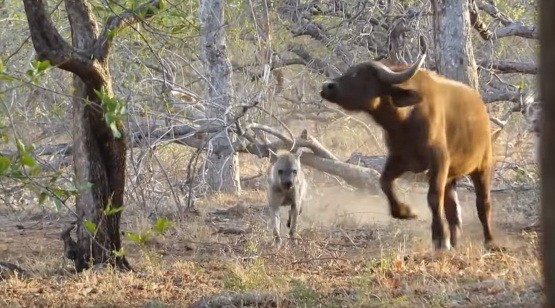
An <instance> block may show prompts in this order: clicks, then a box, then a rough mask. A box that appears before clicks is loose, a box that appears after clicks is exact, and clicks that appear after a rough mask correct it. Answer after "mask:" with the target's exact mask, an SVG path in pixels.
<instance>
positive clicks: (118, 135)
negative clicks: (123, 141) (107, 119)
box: [110, 122, 121, 139]
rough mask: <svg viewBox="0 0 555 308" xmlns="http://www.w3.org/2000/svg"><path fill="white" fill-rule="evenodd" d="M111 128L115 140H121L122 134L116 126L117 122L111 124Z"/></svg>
mask: <svg viewBox="0 0 555 308" xmlns="http://www.w3.org/2000/svg"><path fill="white" fill-rule="evenodd" d="M110 128H111V129H112V134H114V138H116V139H119V138H121V133H120V132H119V130H118V127H117V126H116V122H112V123H110Z"/></svg>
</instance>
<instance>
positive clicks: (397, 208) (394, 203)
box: [380, 156, 417, 219]
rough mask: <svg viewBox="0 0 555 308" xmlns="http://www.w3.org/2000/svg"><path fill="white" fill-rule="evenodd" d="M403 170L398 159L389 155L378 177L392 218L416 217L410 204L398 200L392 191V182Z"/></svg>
mask: <svg viewBox="0 0 555 308" xmlns="http://www.w3.org/2000/svg"><path fill="white" fill-rule="evenodd" d="M405 171H406V170H405V169H404V167H403V163H402V161H401V160H400V159H398V158H396V157H392V156H389V157H388V158H387V161H386V162H385V167H384V170H383V173H382V176H381V178H380V186H381V188H382V191H383V193H384V194H385V196H386V197H387V200H388V202H389V209H390V211H391V216H392V217H393V218H397V219H414V218H416V217H417V216H416V214H414V213H413V212H412V209H411V208H410V206H408V205H406V204H404V203H402V202H400V201H399V200H398V199H397V196H395V192H394V191H393V182H394V181H395V179H396V178H398V177H399V176H401V174H403V173H404V172H405Z"/></svg>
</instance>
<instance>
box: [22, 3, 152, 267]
mask: <svg viewBox="0 0 555 308" xmlns="http://www.w3.org/2000/svg"><path fill="white" fill-rule="evenodd" d="M23 3H24V6H25V13H26V15H27V20H28V23H29V30H30V32H31V38H32V42H33V46H34V48H35V51H36V56H37V58H38V60H41V61H49V62H50V63H51V65H53V66H55V67H57V68H59V69H62V70H65V71H68V72H71V73H73V74H74V79H73V91H74V93H73V95H74V98H73V123H74V124H73V163H74V169H75V170H74V171H75V182H76V186H78V187H82V188H83V189H82V191H81V193H80V194H79V195H78V196H77V197H76V214H77V223H76V226H77V241H76V242H75V241H74V240H73V239H72V238H71V236H70V233H69V231H71V229H67V230H66V231H65V232H64V233H63V239H64V245H65V246H66V247H65V251H66V256H67V257H69V258H71V259H73V260H74V262H75V267H76V269H77V271H82V270H83V269H86V268H89V267H90V266H92V265H96V264H105V263H110V264H112V265H115V266H117V267H118V268H121V269H130V266H129V263H128V262H127V260H126V258H125V256H124V255H123V254H121V253H120V252H121V247H122V245H121V238H120V230H119V225H120V217H121V210H122V207H123V195H124V187H125V160H126V149H127V148H126V147H127V146H126V134H125V129H124V126H123V122H122V117H123V114H124V110H125V109H124V102H122V101H120V100H117V99H115V98H114V97H113V91H112V81H111V79H110V71H109V67H108V59H109V55H110V48H111V46H112V42H113V39H114V38H115V36H116V34H117V32H118V31H120V30H122V29H123V28H125V27H127V26H129V25H132V24H134V23H137V22H140V21H141V20H143V19H145V18H149V17H151V16H153V15H154V14H155V13H156V12H157V10H158V9H160V5H161V1H159V0H151V1H149V2H147V3H145V4H143V5H141V6H138V7H137V8H136V9H135V10H133V11H123V12H121V13H118V14H115V15H113V16H111V17H110V18H108V19H107V21H106V22H105V24H104V28H103V29H102V30H100V28H99V22H98V21H97V19H96V17H95V15H94V13H93V10H92V7H91V4H90V3H89V1H87V0H65V10H66V13H67V18H68V20H69V25H70V29H71V38H72V43H71V44H70V43H69V42H67V41H66V40H65V39H64V38H63V37H62V35H61V34H60V32H59V31H58V29H57V28H56V27H55V25H54V23H53V21H52V19H51V13H50V12H49V8H48V1H47V0H23Z"/></svg>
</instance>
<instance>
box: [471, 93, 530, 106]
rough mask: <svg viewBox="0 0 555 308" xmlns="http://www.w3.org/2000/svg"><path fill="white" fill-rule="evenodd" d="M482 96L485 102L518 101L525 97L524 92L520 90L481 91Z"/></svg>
mask: <svg viewBox="0 0 555 308" xmlns="http://www.w3.org/2000/svg"><path fill="white" fill-rule="evenodd" d="M481 94H482V98H483V99H484V102H486V103H494V102H514V103H520V102H521V101H522V99H523V98H524V97H525V93H522V92H520V91H518V92H517V91H498V92H489V91H488V92H481Z"/></svg>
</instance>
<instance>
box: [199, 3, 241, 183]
mask: <svg viewBox="0 0 555 308" xmlns="http://www.w3.org/2000/svg"><path fill="white" fill-rule="evenodd" d="M199 19H200V24H201V31H200V32H201V40H200V56H201V60H202V63H203V65H204V72H205V76H206V78H205V80H206V88H207V89H206V94H207V103H206V116H207V118H208V119H210V120H211V121H212V122H213V123H214V125H216V126H219V127H221V128H222V130H221V132H220V133H217V134H216V135H215V136H213V137H212V138H211V139H209V141H208V153H207V156H208V159H207V162H206V168H205V170H204V172H205V173H204V175H205V179H206V182H207V184H208V186H209V188H210V189H211V190H213V191H226V192H234V193H237V192H239V191H240V189H241V184H240V181H239V169H238V155H237V153H232V154H231V155H216V154H214V153H213V152H212V151H211V149H213V148H219V147H222V145H224V146H225V145H228V146H230V145H231V144H232V143H233V142H234V141H235V136H234V135H233V134H232V133H231V131H230V130H229V126H230V125H231V124H232V118H231V106H232V104H231V100H232V97H233V88H232V84H231V63H230V62H229V60H228V58H227V54H226V45H225V31H224V29H225V25H224V1H223V0H201V1H200V11H199Z"/></svg>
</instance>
